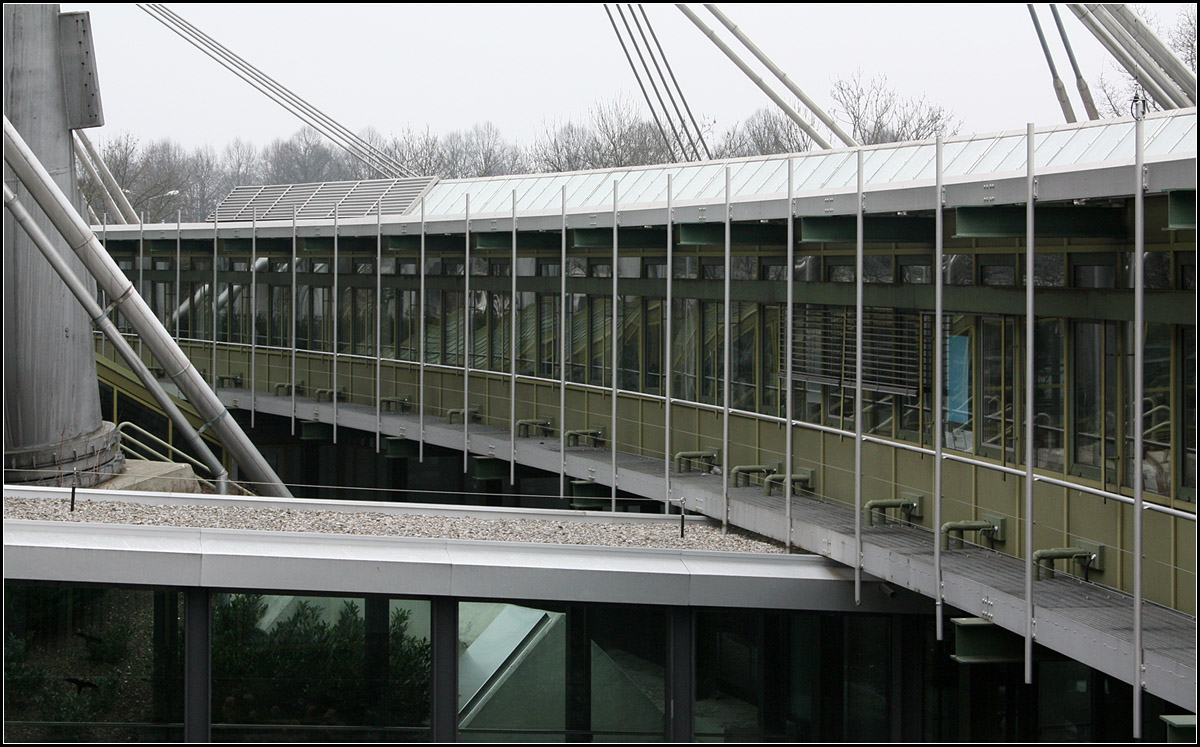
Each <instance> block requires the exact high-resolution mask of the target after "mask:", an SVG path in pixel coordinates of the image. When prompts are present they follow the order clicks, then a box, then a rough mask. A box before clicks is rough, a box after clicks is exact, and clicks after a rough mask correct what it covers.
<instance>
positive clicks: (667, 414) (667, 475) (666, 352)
mask: <svg viewBox="0 0 1200 747" xmlns="http://www.w3.org/2000/svg"><path fill="white" fill-rule="evenodd" d="M672 177H673V174H667V300H666V306H667V308H666V314H665V319H666V325H665V326H664V327H663V328H662V329H663V332H662V335H663V342H662V344H663V358H664V361H663V372H664V373H663V376H664V377H665V378H664V380H663V395H664V399H663V431H664V432H663V513H668V514H669V513H671V385H672V379H674V378H675V373H674V369H673V368H672V366H674V359H673V353H674V350H673V348H674V346H675V340H674V337H673V336H672V334H671V330H672V327H671V322H672V312H671V305H672V304H673V303H674V296H673V295H672V293H673V290H674V289H673V285H674V283H673V282H672V281H673V278H674V276H675V247H674V237H673V236H672V233H673V230H674V218H675V192H674V189H675V185H674V183H673V179H672ZM683 513H684V506H683V498H682V497H681V498H680V499H679V514H680V516H681V517H682V515H683Z"/></svg>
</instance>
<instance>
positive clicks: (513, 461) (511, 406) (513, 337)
mask: <svg viewBox="0 0 1200 747" xmlns="http://www.w3.org/2000/svg"><path fill="white" fill-rule="evenodd" d="M508 275H509V280H511V281H512V290H511V291H510V293H511V295H510V297H509V300H508V321H509V333H508V358H509V360H508V372H509V396H508V438H509V444H510V445H511V446H512V451H511V454H510V456H509V460H508V484H509V485H516V484H517V190H515V189H514V190H513V191H512V261H511V262H510V263H509V267H508ZM535 308H536V306H535ZM540 322H541V320H540V319H537V320H536V321H535V323H540ZM535 373H536V371H535Z"/></svg>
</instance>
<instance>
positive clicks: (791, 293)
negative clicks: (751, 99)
mask: <svg viewBox="0 0 1200 747" xmlns="http://www.w3.org/2000/svg"><path fill="white" fill-rule="evenodd" d="M793 166H794V163H793V162H792V159H791V158H789V159H788V160H787V170H788V176H787V268H786V272H787V310H786V312H785V313H784V315H783V323H784V325H786V326H785V327H784V329H786V330H787V332H786V334H785V336H784V338H785V340H786V343H785V344H786V352H785V354H784V355H785V361H784V368H785V370H786V371H787V377H786V378H785V386H787V399H786V400H785V406H786V408H787V425H786V426H785V428H786V431H785V432H784V439H783V452H784V457H783V463H784V468H783V469H784V478H783V523H784V528H783V546H784V551H785V552H787V553H789V554H790V553H791V552H792V438H793V434H792V428H793V420H794V418H795V417H796V414H795V405H794V402H793V386H792V366H793V365H794V362H793V357H792V356H793V351H792V346H793V345H794V344H795V340H794V334H795V321H794V317H793V316H792V314H793V304H794V303H795V285H796V284H795V279H796V278H795V262H796V219H795V215H794V211H795V207H794V204H793V203H794V201H795V199H796V193H795V186H794V184H793V179H792V176H793Z"/></svg>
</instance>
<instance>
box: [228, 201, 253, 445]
mask: <svg viewBox="0 0 1200 747" xmlns="http://www.w3.org/2000/svg"><path fill="white" fill-rule="evenodd" d="M229 302H230V303H233V294H232V293H231V294H229ZM257 356H258V211H257V210H254V211H251V214H250V427H251V428H253V427H254V414H255V411H256V410H257V409H258V408H257V404H258V400H257V399H256V398H255V393H256V389H257V387H255V385H254V382H255V378H254V377H255V375H256V374H257V373H258V369H257V367H256V364H257Z"/></svg>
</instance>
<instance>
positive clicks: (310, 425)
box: [300, 420, 333, 441]
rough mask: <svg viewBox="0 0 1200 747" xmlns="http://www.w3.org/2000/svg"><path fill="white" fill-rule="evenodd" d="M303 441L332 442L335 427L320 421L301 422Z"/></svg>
mask: <svg viewBox="0 0 1200 747" xmlns="http://www.w3.org/2000/svg"><path fill="white" fill-rule="evenodd" d="M300 440H301V441H332V440H333V425H332V424H330V423H322V422H321V421H319V420H302V421H300Z"/></svg>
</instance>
